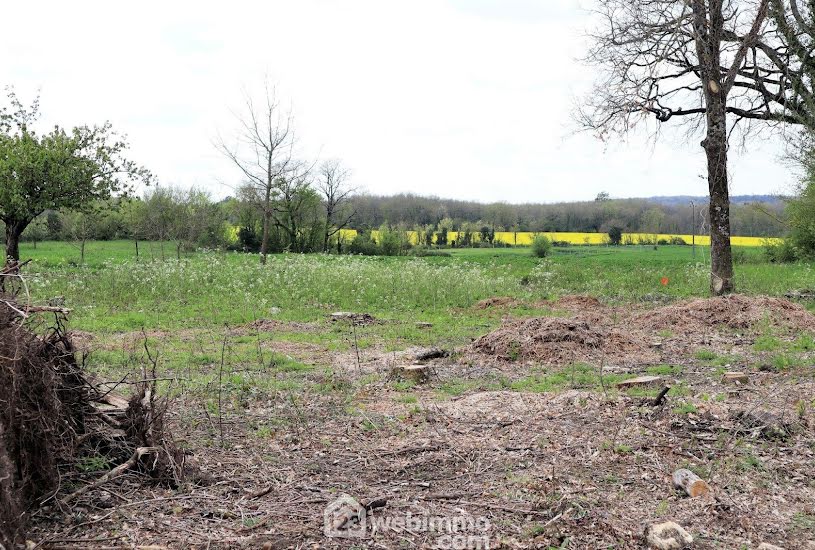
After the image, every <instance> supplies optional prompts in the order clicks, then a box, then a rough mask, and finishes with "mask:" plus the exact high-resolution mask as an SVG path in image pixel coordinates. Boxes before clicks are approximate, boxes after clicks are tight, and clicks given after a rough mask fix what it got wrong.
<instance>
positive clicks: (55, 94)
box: [0, 0, 794, 202]
mask: <svg viewBox="0 0 815 550" xmlns="http://www.w3.org/2000/svg"><path fill="white" fill-rule="evenodd" d="M590 1H591V0H579V1H578V0H411V1H407V0H402V1H399V2H397V1H395V0H296V1H295V0H289V1H277V0H274V1H265V2H249V1H246V2H242V1H235V0H233V1H231V2H223V1H219V2H206V1H197V2H180V1H172V2H170V1H166V0H165V1H164V2H151V1H142V2H129V3H123V2H111V1H109V0H108V1H104V2H90V1H83V2H65V1H64V0H63V1H47V2H46V1H39V2H36V1H27V2H7V3H5V4H4V6H3V17H4V19H5V21H6V24H4V25H3V32H2V34H0V83H2V84H11V85H14V86H15V87H16V88H17V91H18V93H20V94H22V95H24V96H27V97H30V96H31V95H32V94H34V93H35V92H36V90H37V89H40V90H41V96H42V110H43V113H44V117H43V118H44V122H47V123H59V124H61V125H66V126H67V125H73V124H84V123H95V122H103V121H104V120H110V121H111V122H113V124H114V126H115V128H116V129H118V130H119V131H121V132H124V133H127V134H128V136H129V138H130V142H131V145H132V151H131V156H132V157H133V158H134V159H135V160H137V161H138V162H140V163H142V164H144V165H145V166H147V167H148V168H150V169H151V170H152V171H153V172H154V173H155V174H156V175H157V176H158V177H159V179H160V180H161V182H162V183H163V184H173V185H181V186H190V185H196V186H200V187H204V188H206V189H208V190H209V191H210V192H211V193H212V195H213V196H214V197H222V196H225V195H228V194H230V193H231V192H232V189H231V188H230V187H229V186H230V185H231V186H234V185H236V184H237V183H239V182H240V176H239V174H238V173H237V172H236V170H235V169H233V167H231V166H230V165H229V164H228V163H227V162H225V161H224V159H222V158H221V157H219V155H218V153H217V152H216V150H215V149H214V147H213V145H212V141H213V139H214V137H215V136H216V135H217V133H218V132H219V131H220V132H221V133H222V134H224V135H229V133H230V131H231V129H232V128H233V127H234V121H233V120H232V119H231V115H230V109H231V108H236V107H237V106H239V104H240V99H241V90H242V88H244V87H245V88H247V89H249V90H253V89H254V90H256V89H257V88H258V87H259V86H260V85H261V84H262V82H263V79H264V75H268V77H269V78H270V79H271V80H272V81H274V82H276V83H277V85H278V93H279V95H280V96H281V98H282V99H283V100H284V103H285V104H287V105H288V104H290V105H291V108H292V111H293V114H294V117H295V126H296V129H297V134H298V136H299V141H300V149H301V154H302V155H304V156H307V157H310V158H314V157H317V156H319V157H320V158H331V157H337V158H341V159H343V161H344V162H345V164H346V165H347V166H348V167H349V168H351V170H352V171H353V175H354V182H355V183H356V184H357V185H358V186H360V187H361V188H363V189H364V190H366V191H368V192H370V193H374V194H392V193H398V192H413V193H418V194H424V195H431V194H432V195H439V196H443V197H453V198H459V199H474V200H480V201H496V200H502V201H507V202H527V201H536V202H537V201H543V202H553V201H563V200H578V199H591V198H593V197H594V196H595V195H596V194H597V193H598V192H600V191H608V192H609V193H611V195H612V196H614V197H637V196H652V195H678V194H694V195H703V194H706V191H707V186H706V183H705V181H704V179H702V178H701V175H702V174H703V172H704V158H703V155H702V149H701V147H699V139H693V140H686V139H684V138H683V136H679V135H677V136H674V135H672V134H671V133H670V132H668V134H667V135H666V136H665V137H666V139H664V140H662V141H661V142H660V143H658V144H656V145H654V144H653V143H652V142H650V141H648V140H647V139H646V138H644V137H642V136H631V137H630V138H629V139H628V142H627V143H622V142H619V141H613V142H609V143H601V142H599V141H597V140H595V139H594V138H593V137H591V136H589V135H585V134H575V130H576V128H575V126H574V123H573V122H572V120H571V118H570V113H571V111H572V108H573V107H572V106H573V105H574V103H575V101H577V100H579V97H580V96H581V94H584V93H586V91H587V90H588V88H589V87H590V85H591V82H592V79H593V78H594V74H593V69H590V68H587V67H586V66H584V65H582V64H581V63H580V62H579V61H578V58H579V57H581V55H582V54H583V50H584V47H585V39H584V35H585V31H586V30H587V29H588V27H589V24H590V23H589V16H588V15H587V13H586V12H585V11H584V10H585V8H586V7H588V6H590ZM781 150H782V149H781V146H780V143H778V142H777V141H762V142H753V143H752V144H751V147H750V154H749V155H735V154H734V155H733V157H734V158H733V160H734V162H732V163H731V173H732V186H731V187H732V191H731V192H733V193H736V194H752V193H776V192H782V191H784V190H785V189H787V188H788V186H789V185H790V184H791V183H792V182H793V180H794V175H792V174H790V171H789V167H788V166H785V165H784V164H783V163H782V162H781V161H780V152H781Z"/></svg>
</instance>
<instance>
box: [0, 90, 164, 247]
mask: <svg viewBox="0 0 815 550" xmlns="http://www.w3.org/2000/svg"><path fill="white" fill-rule="evenodd" d="M8 100H9V106H7V107H4V108H3V109H2V110H0V220H2V221H3V222H4V223H5V224H6V256H7V257H8V258H11V259H13V260H18V259H19V239H20V235H21V234H22V232H23V231H24V230H25V228H26V227H27V226H28V225H29V224H30V223H31V222H32V220H34V218H36V217H37V216H39V215H40V214H42V213H43V212H45V211H46V210H59V209H78V210H83V209H88V208H92V204H93V202H94V201H97V200H106V199H108V198H110V197H111V196H112V195H114V194H126V193H127V192H128V191H130V190H131V189H132V185H133V183H135V182H137V181H141V182H144V183H149V182H150V180H151V179H152V176H151V174H150V172H149V171H148V170H147V169H145V168H143V167H141V166H139V165H137V164H136V163H135V162H133V161H131V160H128V159H127V158H125V157H124V153H125V152H126V151H127V149H128V144H127V142H126V140H125V139H124V138H122V137H120V136H118V135H117V134H116V133H115V132H114V131H113V128H112V126H111V124H110V123H109V122H105V123H104V124H102V125H101V126H77V127H74V128H71V129H70V130H66V129H63V128H61V127H59V126H55V127H54V128H52V129H51V130H50V131H49V132H47V133H43V134H38V133H37V132H36V131H35V130H34V129H33V128H32V124H33V123H34V122H36V120H37V118H38V116H39V101H38V100H35V101H34V102H33V103H32V104H31V106H30V107H27V108H26V107H25V106H24V105H23V104H22V103H21V102H20V100H19V99H18V98H17V96H16V94H15V93H14V92H13V91H9V92H8Z"/></svg>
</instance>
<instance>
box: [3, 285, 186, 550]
mask: <svg viewBox="0 0 815 550" xmlns="http://www.w3.org/2000/svg"><path fill="white" fill-rule="evenodd" d="M6 288H7V289H8V286H7V287H6ZM7 292H8V290H7ZM67 313H68V311H67V310H65V309H64V308H61V307H53V306H39V307H36V306H30V305H23V304H20V303H18V301H17V300H16V297H15V296H14V295H13V294H8V293H4V294H0V548H2V547H5V548H13V547H14V546H15V544H19V543H20V542H22V541H23V540H24V539H23V535H24V531H23V529H24V527H25V522H26V519H27V517H28V516H29V515H30V513H32V512H33V511H35V510H36V509H37V508H38V507H39V506H40V505H41V503H43V502H44V501H49V500H52V499H61V502H62V503H65V504H67V503H68V502H70V501H73V500H75V499H77V498H78V497H80V496H81V495H82V494H84V493H86V492H88V491H89V490H91V489H93V488H95V487H98V486H99V485H101V484H103V483H105V482H107V481H110V480H112V479H113V478H115V477H117V476H118V475H121V474H123V473H125V472H126V471H130V470H136V471H139V472H142V473H144V474H148V475H150V476H151V477H152V478H154V479H156V480H158V481H160V482H163V483H166V484H169V485H176V484H178V483H179V481H180V477H181V473H182V468H183V461H182V459H183V455H182V453H181V452H179V451H178V449H177V448H176V447H175V446H174V445H173V444H172V441H171V439H170V436H169V435H168V434H167V433H166V431H165V429H164V423H163V417H164V413H165V411H166V402H165V401H164V400H162V399H158V398H157V397H156V394H155V382H141V383H139V384H137V385H136V387H135V389H134V391H133V395H132V397H131V398H130V399H126V398H124V397H123V396H121V395H119V394H117V393H115V392H113V391H112V389H111V388H109V387H104V386H100V385H97V384H96V383H95V382H94V381H93V380H92V379H91V378H89V377H88V376H86V375H85V373H84V372H83V368H82V364H83V360H84V357H82V356H79V355H78V354H77V353H76V352H75V349H74V346H73V343H72V341H71V338H70V335H69V334H68V332H67V331H66V330H65V328H64V327H65V324H64V323H65V320H66V316H67ZM46 317H48V319H47V320H46ZM153 378H155V377H153ZM90 453H92V454H93V455H94V456H99V454H100V453H102V454H103V455H104V457H105V459H106V460H107V463H108V464H118V465H119V466H116V467H115V468H113V469H112V470H110V471H109V472H107V473H106V474H105V475H103V476H101V477H100V478H99V479H97V480H95V481H93V482H91V483H88V484H85V485H81V486H80V487H79V488H76V487H73V492H71V493H69V494H67V495H63V494H61V492H63V491H65V490H66V488H65V487H64V486H63V487H60V483H59V481H60V478H61V477H62V478H64V477H65V475H66V473H70V472H71V471H72V469H75V465H76V464H77V463H78V461H79V460H81V459H82V457H83V456H84V455H87V454H90Z"/></svg>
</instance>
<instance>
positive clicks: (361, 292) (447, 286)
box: [21, 241, 813, 341]
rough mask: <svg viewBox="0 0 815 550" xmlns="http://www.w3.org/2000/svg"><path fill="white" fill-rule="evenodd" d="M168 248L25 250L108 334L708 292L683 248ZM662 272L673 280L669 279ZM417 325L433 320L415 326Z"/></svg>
mask: <svg viewBox="0 0 815 550" xmlns="http://www.w3.org/2000/svg"><path fill="white" fill-rule="evenodd" d="M160 248H161V247H160V246H159V245H158V244H156V243H141V244H140V250H141V255H140V258H139V260H138V261H137V260H136V259H135V255H134V250H135V248H134V245H133V243H132V242H130V241H111V242H91V243H88V245H87V250H86V264H85V265H83V266H79V265H74V264H72V262H74V263H75V262H78V260H79V256H78V254H79V252H78V249H77V248H76V247H74V246H73V245H71V244H67V243H53V242H45V243H39V244H38V245H37V248H36V249H34V248H33V246H32V244H31V243H24V244H23V247H22V250H21V253H22V256H23V257H24V258H29V257H30V258H33V259H34V262H33V263H32V265H31V266H30V269H29V273H31V274H32V275H33V279H32V280H31V283H30V284H31V291H32V294H33V295H34V297H35V299H39V300H44V299H48V298H50V297H53V296H65V297H66V302H67V304H68V306H69V307H72V308H73V309H74V310H75V313H74V315H73V317H72V319H73V324H74V326H75V327H77V328H81V329H85V330H92V331H108V332H113V331H133V330H138V329H140V328H141V327H149V328H153V329H156V328H166V329H177V328H189V327H195V328H204V327H207V328H214V327H224V326H225V325H230V326H234V325H237V324H242V323H246V322H249V321H252V320H254V319H257V318H264V317H270V316H272V312H273V311H277V309H275V308H279V309H280V312H279V313H277V314H275V315H274V316H275V318H278V319H282V320H292V321H315V320H321V319H324V317H325V315H326V314H327V313H328V312H330V311H331V310H337V309H343V310H354V311H366V312H368V313H372V314H374V315H379V316H382V317H385V318H389V319H395V320H399V321H402V322H403V323H404V325H403V326H401V327H399V332H400V333H402V332H403V331H405V330H407V331H408V333H407V334H406V335H405V336H403V337H402V340H404V341H419V340H424V341H433V340H434V339H435V337H436V336H438V335H440V334H444V333H446V332H447V331H448V330H450V328H451V327H461V326H464V327H465V328H463V329H461V330H460V331H459V334H457V335H456V337H455V338H454V339H455V340H461V339H462V338H467V337H469V336H471V335H472V334H473V333H474V330H473V329H474V328H475V327H474V325H479V324H481V325H483V324H484V323H485V321H484V319H483V318H481V317H483V316H484V314H483V313H474V312H471V311H467V310H468V309H469V308H471V306H472V305H473V304H474V303H476V302H477V301H479V300H481V299H484V298H488V297H490V296H512V297H515V298H518V299H519V300H521V301H522V302H526V303H529V302H533V301H536V300H540V299H541V298H547V297H556V296H559V295H564V294H576V293H586V294H591V295H595V296H602V297H603V298H604V299H619V300H637V299H639V298H641V297H643V296H646V297H647V296H653V295H665V296H668V297H674V298H679V297H689V296H704V295H706V294H707V292H708V267H707V265H706V264H705V262H704V258H703V255H702V252H701V250H697V256H696V260H694V258H693V256H692V255H691V250H690V248H689V247H681V246H663V247H659V248H658V250H653V249H652V248H650V247H619V248H606V247H569V248H564V249H556V250H555V252H554V255H553V256H552V257H550V258H546V259H537V258H533V257H532V256H531V255H530V254H529V251H528V250H525V249H456V250H451V251H450V252H451V257H427V258H407V257H399V258H382V257H374V258H363V257H348V256H340V257H337V256H324V255H309V256H303V255H285V254H284V255H275V256H271V257H270V258H269V262H268V264H267V265H266V266H261V265H260V264H259V262H258V258H257V256H256V255H246V254H238V253H194V254H190V255H185V256H183V257H182V259H181V260H180V261H177V260H175V259H173V254H174V247H173V246H172V245H171V244H170V243H168V244H165V257H167V258H170V259H167V260H166V261H161V260H160V258H161V254H160ZM168 251H169V252H170V253H169V254H168ZM812 275H813V274H812V268H811V266H810V265H807V264H790V265H774V264H773V265H770V264H747V265H741V266H737V278H738V279H737V280H738V284H739V288H740V290H742V291H744V292H747V293H763V294H770V295H772V294H776V295H779V294H783V293H784V292H786V291H787V290H789V289H790V288H803V287H806V286H807V285H811V280H812ZM663 276H664V277H667V278H668V279H669V281H670V282H669V284H668V285H667V286H663V285H661V284H660V278H661V277H663ZM525 307H527V306H525V305H524V304H523V303H522V304H521V305H520V306H519V307H518V309H519V310H521V311H523V310H524V308H525ZM530 313H531V312H530ZM418 320H422V321H429V322H432V323H434V327H433V328H432V329H430V330H427V329H418V328H416V327H415V326H414V327H413V328H412V329H411V328H410V327H409V323H415V321H418ZM486 323H488V324H489V323H491V321H486ZM439 325H441V327H439ZM386 331H387V329H386V328H383V329H382V332H383V333H384V332H386ZM394 332H396V330H394ZM382 335H383V336H386V334H382ZM394 336H398V335H396V334H394Z"/></svg>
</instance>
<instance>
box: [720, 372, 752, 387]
mask: <svg viewBox="0 0 815 550" xmlns="http://www.w3.org/2000/svg"><path fill="white" fill-rule="evenodd" d="M749 381H750V377H749V376H747V375H746V374H744V373H743V372H738V371H728V372H726V373H724V376H722V382H730V383H731V384H747V383H748V382H749Z"/></svg>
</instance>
